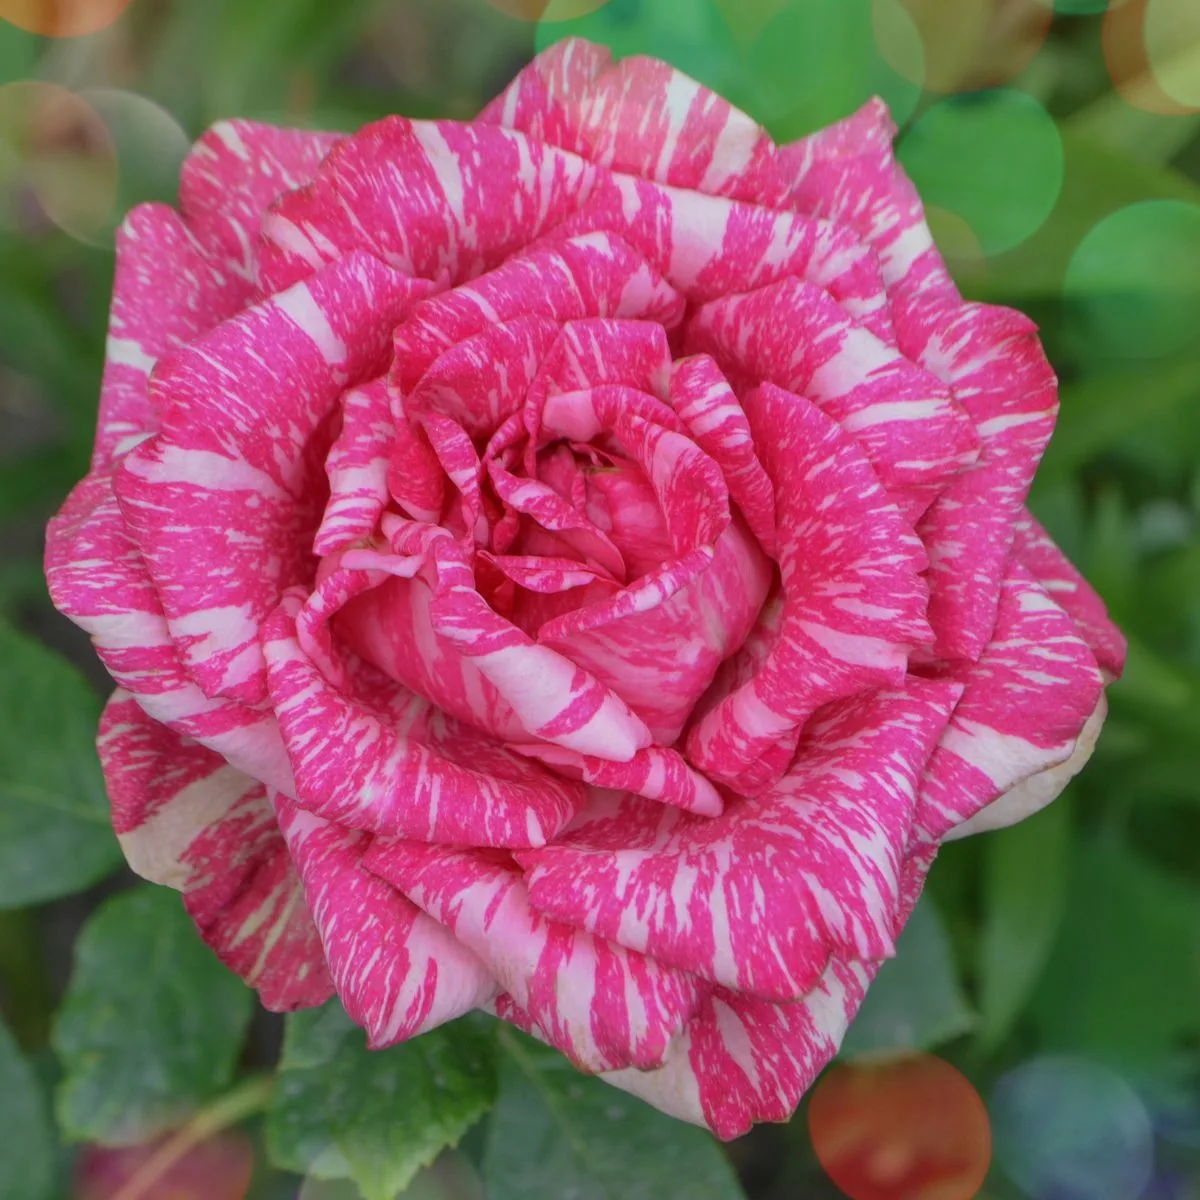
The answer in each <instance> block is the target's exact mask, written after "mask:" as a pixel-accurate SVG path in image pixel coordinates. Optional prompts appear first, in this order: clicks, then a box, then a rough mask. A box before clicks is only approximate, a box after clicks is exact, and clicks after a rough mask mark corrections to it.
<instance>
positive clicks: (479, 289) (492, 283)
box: [394, 233, 684, 393]
mask: <svg viewBox="0 0 1200 1200" xmlns="http://www.w3.org/2000/svg"><path fill="white" fill-rule="evenodd" d="M683 309H684V301H683V298H682V297H681V296H680V295H679V294H678V292H676V291H675V289H674V288H672V287H671V286H670V285H669V284H667V283H665V282H664V281H663V279H662V277H661V276H660V275H659V274H658V273H657V272H656V271H654V270H653V269H652V268H651V267H650V266H648V265H647V263H646V260H645V259H644V258H642V256H641V255H640V254H638V253H637V251H636V250H634V249H633V248H632V247H631V246H629V245H628V243H626V242H623V241H622V240H621V239H620V238H618V237H617V236H616V235H615V234H610V233H590V234H584V235H582V236H580V237H573V238H564V239H562V240H555V241H544V242H542V243H541V244H540V245H539V246H536V247H533V248H531V249H529V250H527V251H526V252H525V253H523V254H519V255H516V256H514V257H513V258H510V259H508V261H507V262H505V263H504V265H503V266H500V267H497V268H496V269H495V270H494V271H491V272H489V273H488V274H487V275H482V276H480V277H479V278H478V279H476V280H473V281H472V282H470V283H466V284H463V286H462V287H457V288H455V289H454V290H453V291H452V292H444V293H442V294H441V295H438V296H432V297H430V298H429V299H428V300H426V301H424V302H423V303H421V304H419V305H417V307H416V309H415V310H414V311H413V313H412V314H411V315H410V317H409V318H408V320H406V321H405V322H404V324H403V325H401V326H400V327H399V328H398V329H397V330H396V347H395V348H396V365H395V368H394V373H395V381H396V383H397V384H398V385H399V386H400V388H401V390H402V391H404V392H406V393H407V392H408V391H409V390H411V388H412V387H413V386H414V385H415V384H416V383H417V382H418V381H419V380H420V379H421V376H422V375H424V374H425V372H426V371H427V370H428V369H429V368H430V367H431V366H432V365H433V364H434V363H435V362H436V361H437V360H438V358H439V357H441V355H442V354H444V353H445V352H446V350H447V349H449V348H450V347H451V346H454V345H457V344H458V343H459V342H463V341H466V339H467V338H470V337H474V336H475V335H476V334H478V333H480V332H482V331H483V330H484V329H486V328H488V327H489V326H491V325H499V324H503V323H504V322H507V321H512V320H515V319H516V318H518V317H525V316H533V317H550V318H552V319H553V320H555V321H559V322H561V321H570V320H578V319H580V318H582V317H631V318H635V319H641V320H649V321H657V322H658V323H659V324H661V325H663V326H665V327H666V328H668V329H671V328H674V326H676V325H677V324H678V323H679V321H680V320H681V319H682V316H683Z"/></svg>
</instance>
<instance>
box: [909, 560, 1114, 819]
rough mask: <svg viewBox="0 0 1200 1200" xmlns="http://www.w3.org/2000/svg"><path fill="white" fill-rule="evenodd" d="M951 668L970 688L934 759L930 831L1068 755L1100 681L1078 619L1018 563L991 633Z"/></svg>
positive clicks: (925, 807)
mask: <svg viewBox="0 0 1200 1200" xmlns="http://www.w3.org/2000/svg"><path fill="white" fill-rule="evenodd" d="M953 674H954V676H955V677H957V678H958V679H959V681H960V682H962V683H963V684H964V685H965V687H966V691H965V692H964V693H963V698H962V702H961V703H960V704H959V706H958V708H957V709H956V710H955V712H954V717H953V719H952V720H951V722H950V726H949V728H948V729H947V731H946V734H945V736H944V737H943V739H942V742H941V745H939V747H938V749H937V751H936V753H935V754H934V756H933V758H932V760H931V761H930V764H929V770H928V772H927V775H926V778H925V782H924V785H923V786H922V789H921V802H920V807H919V810H918V815H917V822H918V826H919V828H920V830H921V831H922V833H923V834H924V835H925V836H926V837H927V838H928V839H930V840H938V839H941V838H942V837H944V836H945V835H946V834H947V833H948V832H949V831H950V830H951V829H953V828H954V827H955V826H956V825H959V824H961V823H962V822H964V821H966V820H968V819H969V818H970V817H973V816H974V815H975V814H976V813H977V812H979V810H980V809H982V808H984V806H985V805H988V804H990V803H991V802H992V801H993V800H995V799H996V798H997V797H998V796H1000V795H1001V794H1002V793H1004V792H1007V791H1008V790H1009V789H1010V788H1012V787H1014V786H1016V785H1017V784H1019V783H1020V782H1021V781H1022V780H1024V779H1027V778H1029V777H1031V776H1034V775H1037V774H1038V773H1039V772H1041V771H1045V770H1047V769H1048V768H1051V767H1056V766H1058V764H1060V763H1063V762H1065V761H1066V760H1067V759H1068V758H1070V756H1071V754H1072V752H1073V751H1074V750H1075V747H1076V745H1077V742H1078V741H1079V738H1080V734H1081V732H1082V731H1083V728H1084V726H1085V724H1086V723H1087V721H1088V720H1089V718H1090V717H1092V714H1093V712H1094V711H1095V709H1096V708H1097V705H1098V704H1099V702H1100V698H1101V693H1102V691H1103V687H1104V681H1103V678H1102V677H1101V674H1100V669H1099V667H1098V666H1097V665H1096V660H1095V659H1094V658H1093V656H1092V653H1091V651H1090V650H1089V649H1088V647H1087V644H1086V643H1085V642H1084V640H1083V639H1082V638H1081V637H1080V634H1079V631H1078V629H1077V628H1076V626H1075V623H1074V622H1073V621H1072V620H1071V618H1070V617H1068V616H1067V614H1066V613H1065V612H1063V610H1062V609H1061V608H1059V607H1058V605H1057V604H1055V602H1054V601H1053V600H1052V599H1051V597H1050V596H1049V595H1048V594H1047V592H1046V590H1045V589H1044V588H1043V587H1042V586H1041V585H1040V584H1039V583H1037V582H1036V581H1035V580H1034V579H1033V577H1032V576H1031V575H1030V574H1029V572H1028V571H1027V570H1026V569H1025V568H1024V567H1023V566H1021V565H1020V564H1019V563H1016V562H1014V563H1013V564H1011V566H1010V571H1009V576H1008V578H1007V579H1006V580H1005V581H1004V585H1003V587H1002V589H1001V592H1000V602H999V610H998V614H997V617H996V627H995V631H994V632H993V635H992V640H991V642H990V643H989V645H988V647H987V649H986V650H985V651H984V652H983V655H982V656H981V657H980V659H979V661H978V662H976V663H962V664H959V665H957V666H956V667H955V668H954V669H953Z"/></svg>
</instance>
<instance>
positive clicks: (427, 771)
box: [263, 580, 583, 846]
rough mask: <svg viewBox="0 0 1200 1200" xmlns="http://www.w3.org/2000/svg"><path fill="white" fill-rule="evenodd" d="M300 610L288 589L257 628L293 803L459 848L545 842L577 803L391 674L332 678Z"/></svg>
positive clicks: (375, 829)
mask: <svg viewBox="0 0 1200 1200" xmlns="http://www.w3.org/2000/svg"><path fill="white" fill-rule="evenodd" d="M326 582H329V581H328V580H327V581H326ZM301 611H302V595H299V594H296V593H289V594H288V595H287V596H285V597H284V600H283V603H282V604H281V605H280V607H279V609H278V610H277V611H276V613H275V615H274V616H273V617H272V618H271V619H270V620H269V621H268V622H267V624H266V626H265V627H264V630H263V646H264V650H265V653H266V656H267V663H268V668H269V672H270V685H271V701H272V707H273V708H274V710H275V713H276V715H277V716H278V718H279V722H280V726H281V728H282V731H283V736H284V740H285V742H286V744H287V746H288V752H289V754H290V755H291V760H292V766H293V768H294V770H295V773H296V796H297V799H298V802H299V804H300V805H301V807H303V808H305V809H307V810H308V811H310V812H313V813H316V814H317V815H318V816H320V817H322V818H324V819H326V820H332V821H337V822H339V823H341V824H344V825H347V826H349V827H351V828H354V829H362V830H368V831H370V832H372V833H379V834H390V835H394V836H397V835H398V836H402V837H413V838H421V839H422V840H425V841H430V842H439V843H450V844H456V843H457V844H466V845H469V846H541V845H544V844H545V843H546V842H547V841H548V840H549V839H550V838H552V837H554V836H555V835H556V834H557V833H558V832H559V831H560V830H561V829H562V827H563V826H564V825H566V823H567V822H568V821H569V820H570V819H571V817H572V816H573V815H574V813H575V810H576V809H577V808H578V807H580V805H581V804H582V801H583V790H582V788H580V787H578V786H576V785H572V784H570V783H568V782H567V781H565V780H562V779H558V778H556V777H555V776H553V775H551V774H550V773H549V772H548V771H544V770H542V769H541V768H539V767H537V766H535V765H534V764H533V763H531V762H529V761H528V760H526V759H523V758H521V757H519V756H518V755H516V754H513V753H512V752H511V751H509V750H506V749H505V748H504V747H503V746H501V745H500V744H498V743H496V742H492V741H490V740H489V739H487V738H485V737H484V736H483V735H481V734H479V733H476V732H475V731H474V730H472V729H469V728H466V727H463V726H461V725H460V724H459V723H458V722H457V721H455V720H454V719H453V718H450V717H446V716H444V715H443V714H441V713H439V712H438V711H437V710H436V709H432V708H430V706H429V705H427V704H426V703H425V702H424V701H422V700H419V699H418V698H417V697H416V696H414V695H413V694H412V693H411V692H405V691H403V690H400V689H398V688H397V687H396V685H395V684H394V683H392V681H391V680H387V679H383V678H380V679H377V680H374V681H373V682H374V687H371V686H370V685H369V684H368V683H367V682H366V680H365V679H364V684H363V685H362V686H355V684H353V683H350V682H349V679H348V680H347V682H346V684H345V685H344V686H343V687H335V686H333V685H332V684H331V683H330V682H329V681H327V680H326V679H325V678H324V677H323V676H322V674H321V672H320V670H319V669H318V667H317V666H316V665H315V664H314V663H313V662H312V661H311V660H310V659H309V657H308V656H307V655H306V654H305V653H304V651H303V649H302V648H301V646H300V643H299V642H298V641H297V638H296V618H297V617H298V616H300V614H301ZM368 670H370V669H369V668H364V669H363V670H360V671H358V672H357V673H356V674H357V675H359V676H363V675H364V674H365V671H368ZM345 674H346V675H347V676H351V677H352V675H353V674H355V673H352V672H349V671H347V672H345ZM381 683H382V684H383V685H384V686H383V687H380V686H379V685H380V684H381Z"/></svg>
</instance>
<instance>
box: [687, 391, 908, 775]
mask: <svg viewBox="0 0 1200 1200" xmlns="http://www.w3.org/2000/svg"><path fill="white" fill-rule="evenodd" d="M745 407H746V411H747V416H748V417H749V419H750V426H751V429H752V430H753V431H754V442H755V444H756V445H757V446H758V448H759V452H760V454H761V455H762V458H763V462H764V465H765V467H766V470H767V473H768V475H769V476H770V477H771V479H772V480H773V481H774V484H775V502H776V506H777V512H776V515H777V526H778V539H779V565H780V572H781V577H782V586H783V609H782V613H781V616H780V621H779V627H778V633H777V635H776V637H775V640H774V642H773V643H772V644H771V645H770V649H769V650H768V651H767V652H766V654H765V655H764V657H763V658H762V659H761V661H760V662H759V664H758V666H757V669H756V670H755V671H754V673H753V675H752V676H751V677H750V678H749V679H747V680H745V682H743V683H741V684H740V686H737V687H736V688H735V690H733V691H732V692H730V693H729V694H728V695H726V696H724V697H723V698H722V699H721V700H720V701H719V702H718V703H717V704H716V705H715V706H714V707H712V708H711V709H709V711H708V712H707V713H705V715H704V716H703V717H702V718H701V719H700V721H699V722H698V723H697V724H696V725H694V726H693V727H692V729H691V731H690V733H689V734H688V737H687V754H688V758H689V759H690V760H691V762H692V763H693V764H694V765H695V766H697V767H699V768H700V769H701V770H703V771H705V772H706V773H707V774H708V775H710V776H711V777H712V778H714V779H718V780H720V781H722V782H724V783H728V784H729V785H730V786H731V787H734V788H735V790H740V791H742V792H746V793H750V794H753V793H754V792H757V791H760V790H762V788H763V787H765V786H767V785H769V784H770V783H771V782H773V780H774V779H775V778H777V777H778V774H779V771H780V769H781V767H782V766H784V765H786V763H781V762H779V761H777V760H772V759H764V757H763V756H764V755H765V754H766V753H767V752H768V751H769V750H770V749H771V748H772V747H773V746H774V745H775V744H776V743H777V742H778V740H779V739H781V738H787V737H789V736H794V734H795V731H797V730H799V729H800V728H801V727H802V726H803V725H804V722H805V721H807V720H808V718H809V717H810V716H811V715H812V714H813V713H814V712H815V711H816V710H817V709H818V708H820V707H821V706H822V705H823V704H827V703H829V702H830V701H832V700H838V699H841V698H843V697H845V696H851V695H854V694H855V693H856V692H860V691H863V690H864V689H866V688H872V687H883V686H887V685H891V686H893V687H895V686H898V685H899V684H900V683H901V682H902V681H903V679H904V675H905V671H906V670H907V663H908V655H909V653H910V651H911V650H912V649H914V648H915V647H917V646H919V645H923V644H927V642H928V640H929V629H928V625H927V624H926V622H925V605H926V601H927V597H928V592H927V589H926V586H925V583H924V580H923V579H922V578H921V574H920V572H921V571H922V570H923V569H924V567H925V555H924V552H923V550H922V548H921V544H920V542H918V541H917V539H916V537H915V536H914V535H913V534H912V532H911V529H910V527H908V526H907V525H906V523H905V522H904V520H903V519H902V517H901V515H900V512H899V510H898V509H897V508H896V507H895V505H894V504H892V503H891V502H890V501H889V500H888V498H887V496H886V495H885V494H884V492H883V489H882V488H881V487H880V485H879V481H878V479H877V478H876V476H875V473H874V471H873V470H872V469H871V465H870V463H869V462H868V461H867V459H866V458H865V457H864V456H863V453H862V451H861V450H860V449H859V448H858V447H857V446H856V445H855V443H854V442H853V441H852V440H851V439H850V437H849V436H848V435H847V434H846V433H845V431H844V430H843V429H841V428H840V427H839V426H838V425H837V424H836V423H835V422H834V421H833V420H831V419H830V418H829V417H828V416H826V415H825V414H824V413H823V412H822V411H821V410H820V409H819V408H818V407H817V406H816V405H815V404H810V403H809V402H808V401H807V400H805V399H803V398H801V397H800V396H794V395H791V394H790V393H788V392H785V391H783V390H782V389H780V388H777V387H775V386H774V385H772V384H769V383H768V384H763V386H762V387H760V388H756V389H755V390H754V391H753V392H751V393H750V394H749V395H747V397H746V398H745ZM731 682H732V681H731Z"/></svg>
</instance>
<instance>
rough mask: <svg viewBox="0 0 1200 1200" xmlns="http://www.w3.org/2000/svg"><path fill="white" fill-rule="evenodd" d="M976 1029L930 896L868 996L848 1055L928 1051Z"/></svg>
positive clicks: (849, 1037) (852, 1032) (851, 1035)
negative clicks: (876, 1052)
mask: <svg viewBox="0 0 1200 1200" xmlns="http://www.w3.org/2000/svg"><path fill="white" fill-rule="evenodd" d="M974 1025H975V1014H974V1013H973V1012H972V1011H971V1009H970V1007H969V1006H968V1004H967V1001H966V998H965V997H964V996H963V993H962V988H961V987H960V986H959V982H958V974H957V972H956V971H955V967H954V960H953V957H952V956H951V953H950V940H949V938H948V937H947V935H946V931H945V929H944V927H943V925H942V919H941V916H940V915H939V914H938V911H937V909H936V908H935V907H934V904H933V901H932V900H931V899H929V897H925V898H924V899H923V900H921V902H920V903H919V904H918V905H917V907H916V908H915V909H913V913H912V916H911V917H909V919H908V924H907V925H906V926H905V927H904V932H903V933H902V934H901V935H900V937H899V938H897V940H896V957H895V958H893V959H892V960H891V961H890V962H886V963H884V964H883V966H882V967H881V968H880V970H879V974H878V975H877V976H876V977H875V982H874V983H873V984H872V985H871V987H870V989H869V990H868V991H867V998H866V999H865V1000H864V1001H863V1005H862V1008H860V1009H859V1012H858V1016H857V1017H856V1018H855V1019H854V1022H853V1024H852V1025H851V1026H850V1029H849V1031H848V1032H847V1034H846V1040H845V1041H844V1042H843V1044H842V1052H843V1053H844V1054H849V1055H854V1054H863V1053H866V1052H869V1051H873V1050H895V1049H918V1050H923V1049H926V1048H928V1047H930V1046H936V1045H938V1044H939V1043H941V1042H947V1041H949V1040H950V1039H951V1038H956V1037H958V1036H960V1035H961V1034H964V1033H967V1032H968V1031H969V1030H971V1029H972V1028H973V1027H974Z"/></svg>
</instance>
